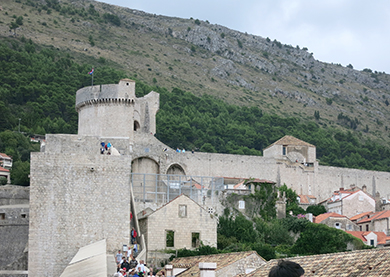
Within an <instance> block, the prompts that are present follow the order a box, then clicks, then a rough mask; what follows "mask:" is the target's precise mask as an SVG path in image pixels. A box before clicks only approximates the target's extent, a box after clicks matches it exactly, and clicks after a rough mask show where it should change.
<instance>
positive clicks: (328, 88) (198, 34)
mask: <svg viewBox="0 0 390 277" xmlns="http://www.w3.org/2000/svg"><path fill="white" fill-rule="evenodd" d="M1 5H2V10H1V11H0V36H7V37H12V38H15V39H20V38H21V37H23V36H24V37H25V38H27V39H31V40H32V41H33V42H34V43H37V44H40V45H44V46H52V47H54V48H58V49H59V50H63V51H66V52H68V53H69V55H70V56H71V57H74V58H75V59H76V60H80V61H82V62H90V63H91V66H94V67H95V70H99V65H102V64H110V65H113V66H115V67H117V68H120V69H124V70H126V72H128V76H129V77H131V76H136V77H137V78H139V79H141V80H144V81H146V82H148V83H149V84H154V85H156V86H163V87H166V88H168V89H171V88H173V87H179V88H181V89H183V90H187V91H190V92H192V93H194V94H196V95H201V94H204V93H206V94H212V95H215V96H216V97H218V98H221V99H223V100H225V101H227V102H229V103H236V104H239V105H248V106H258V107H260V108H261V109H262V110H264V111H265V112H268V113H276V114H278V115H283V116H293V117H299V118H301V119H302V120H306V119H310V120H314V119H315V120H317V121H318V123H319V124H321V125H323V126H331V127H334V128H343V129H349V130H351V131H356V132H359V133H361V134H362V135H363V136H369V137H371V138H375V139H379V140H380V141H383V142H389V141H390V138H389V132H388V126H387V125H388V123H387V122H388V119H389V117H390V112H389V109H390V108H389V107H388V105H389V101H390V100H389V98H390V93H389V92H390V88H389V83H390V77H389V75H387V74H385V73H380V72H376V71H375V69H372V70H371V69H365V70H363V71H357V70H354V69H353V66H352V65H349V66H347V67H343V66H341V65H338V64H329V63H323V62H320V61H317V60H315V59H314V57H313V54H312V53H310V52H309V51H308V49H306V48H304V47H303V48H302V47H299V46H291V45H285V44H283V43H281V42H279V41H276V40H274V41H271V40H270V39H268V38H263V37H260V36H254V35H251V34H247V33H241V32H238V31H234V30H231V29H228V28H226V27H223V26H220V25H216V24H210V23H209V22H207V21H201V20H198V19H192V18H191V19H181V18H173V17H165V16H157V15H154V14H148V13H145V12H142V11H138V10H132V9H128V8H123V7H118V6H112V5H108V4H104V3H100V2H95V1H86V0H85V1H83V0H81V1H80V0H77V1H76V0H73V1H72V0H62V1H57V0H46V1H45V0H3V1H2V4H1ZM20 17H22V19H20ZM18 20H19V22H18ZM18 23H22V24H18ZM351 62H352V61H351ZM352 63H353V62H352ZM70 93H74V92H70Z"/></svg>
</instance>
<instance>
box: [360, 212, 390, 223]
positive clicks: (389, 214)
mask: <svg viewBox="0 0 390 277" xmlns="http://www.w3.org/2000/svg"><path fill="white" fill-rule="evenodd" d="M389 217H390V210H385V211H380V212H376V213H373V214H372V215H370V217H369V218H365V219H362V220H360V221H359V222H358V223H357V224H360V223H366V222H371V221H372V220H374V219H375V220H378V219H384V218H389Z"/></svg>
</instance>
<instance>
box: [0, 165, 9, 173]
mask: <svg viewBox="0 0 390 277" xmlns="http://www.w3.org/2000/svg"><path fill="white" fill-rule="evenodd" d="M0 172H9V170H8V169H5V168H4V167H1V166H0Z"/></svg>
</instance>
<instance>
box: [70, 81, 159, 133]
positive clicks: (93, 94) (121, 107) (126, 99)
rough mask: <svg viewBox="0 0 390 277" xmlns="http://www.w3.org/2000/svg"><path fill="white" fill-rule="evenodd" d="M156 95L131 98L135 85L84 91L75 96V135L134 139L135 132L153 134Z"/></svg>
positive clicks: (112, 86)
mask: <svg viewBox="0 0 390 277" xmlns="http://www.w3.org/2000/svg"><path fill="white" fill-rule="evenodd" d="M159 104H160V103H159V94H158V93H156V92H154V91H152V92H150V93H149V94H148V95H145V96H144V97H142V98H137V97H136V96H135V82H134V81H133V80H130V79H122V80H120V81H119V84H114V85H100V86H90V87H85V88H82V89H80V90H78V91H77V93H76V111H77V112H78V114H79V126H78V134H79V135H86V136H99V137H104V138H128V139H130V141H133V139H134V133H135V132H144V133H152V134H155V132H156V113H157V111H158V109H159Z"/></svg>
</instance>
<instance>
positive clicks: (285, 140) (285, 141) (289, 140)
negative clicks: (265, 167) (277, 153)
mask: <svg viewBox="0 0 390 277" xmlns="http://www.w3.org/2000/svg"><path fill="white" fill-rule="evenodd" d="M274 145H299V146H309V147H315V146H314V145H313V144H310V143H307V142H305V141H303V140H300V139H297V138H296V137H293V136H284V137H282V138H281V139H279V140H277V141H275V142H274V143H272V144H271V145H270V146H268V147H266V148H265V149H268V148H270V147H272V146H274ZM265 149H264V150H265Z"/></svg>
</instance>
